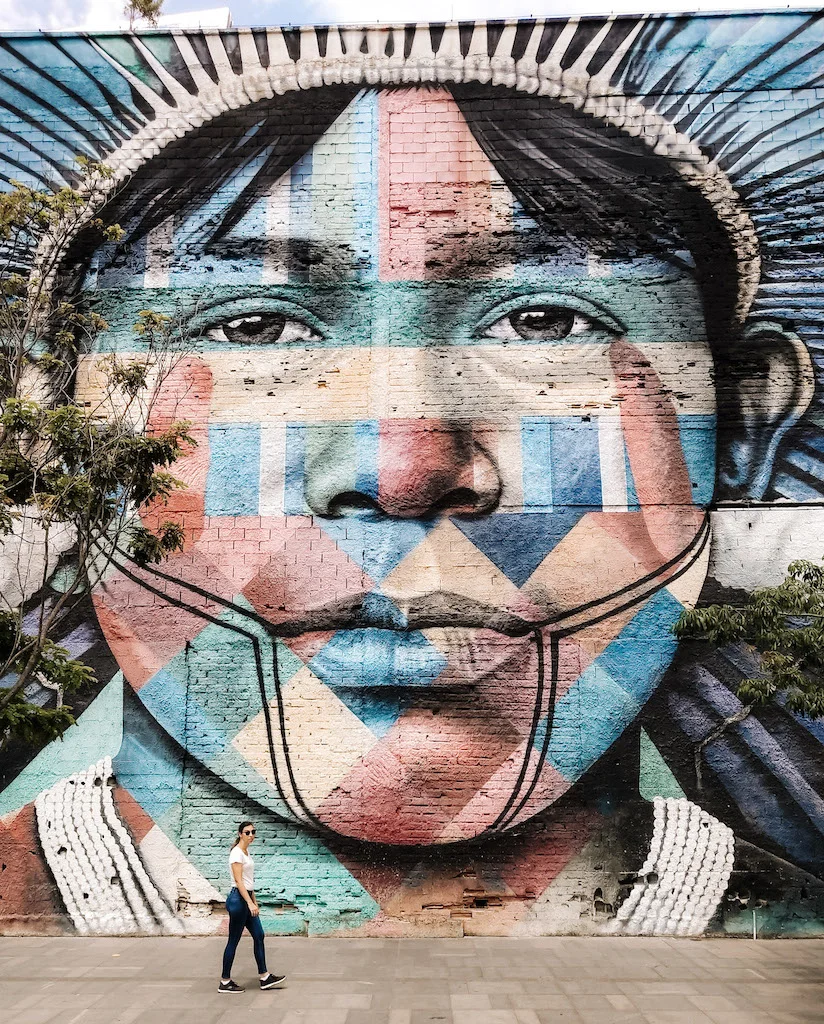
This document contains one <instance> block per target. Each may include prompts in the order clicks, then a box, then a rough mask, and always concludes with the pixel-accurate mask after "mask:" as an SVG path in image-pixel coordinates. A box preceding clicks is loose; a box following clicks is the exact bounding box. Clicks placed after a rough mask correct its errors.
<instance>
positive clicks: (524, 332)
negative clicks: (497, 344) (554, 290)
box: [483, 304, 617, 341]
mask: <svg viewBox="0 0 824 1024" xmlns="http://www.w3.org/2000/svg"><path fill="white" fill-rule="evenodd" d="M589 331H599V332H607V333H609V334H616V333H617V332H616V331H615V329H614V328H612V327H609V326H608V325H606V324H604V323H602V322H601V321H600V320H597V319H595V317H591V316H587V315H585V314H584V313H580V312H578V311H577V310H574V309H569V308H568V307H566V306H552V305H544V304H541V305H532V306H527V307H525V308H522V309H515V310H512V311H511V312H509V313H506V314H505V315H504V316H502V317H500V318H499V319H497V320H495V321H494V323H491V324H489V326H488V327H486V328H485V329H484V331H483V337H485V338H500V339H502V340H504V341H519V340H522V341H560V340H561V339H563V338H570V337H574V336H575V335H578V334H586V333H587V332H589Z"/></svg>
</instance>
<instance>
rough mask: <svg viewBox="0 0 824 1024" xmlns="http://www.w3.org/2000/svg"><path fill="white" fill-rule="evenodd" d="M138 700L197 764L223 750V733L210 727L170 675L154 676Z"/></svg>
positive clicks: (187, 691) (186, 691) (164, 672)
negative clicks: (196, 759)
mask: <svg viewBox="0 0 824 1024" xmlns="http://www.w3.org/2000/svg"><path fill="white" fill-rule="evenodd" d="M139 697H140V701H141V703H142V704H143V706H144V707H145V708H147V709H148V710H149V712H150V713H151V715H152V717H153V718H154V719H155V720H156V721H157V722H158V723H159V724H160V725H161V726H162V727H163V729H164V730H165V731H166V732H167V733H168V734H169V735H170V736H172V737H174V739H176V740H177V742H178V743H179V744H180V745H181V746H182V747H184V748H185V749H186V750H188V751H189V753H191V754H193V755H194V756H195V757H196V758H198V760H200V761H203V762H207V761H208V760H209V759H210V758H212V757H214V756H215V755H216V754H218V753H219V752H220V751H221V750H223V748H224V747H225V746H226V744H227V735H226V733H225V732H224V731H222V730H221V729H219V728H217V727H216V726H215V725H214V724H213V723H212V721H211V720H210V719H209V717H208V716H207V714H206V712H205V711H204V710H203V708H202V707H201V706H200V704H199V703H198V702H197V701H196V700H195V698H194V697H193V696H192V692H191V688H190V687H188V686H186V684H185V683H184V682H182V681H181V680H179V679H177V678H176V677H175V675H174V673H173V672H172V671H167V670H166V669H161V670H160V671H159V672H156V673H155V674H154V675H153V676H152V678H151V679H150V680H149V681H148V682H147V683H145V684H144V685H143V686H142V687H141V688H140V692H139Z"/></svg>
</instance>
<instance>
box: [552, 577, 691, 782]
mask: <svg viewBox="0 0 824 1024" xmlns="http://www.w3.org/2000/svg"><path fill="white" fill-rule="evenodd" d="M681 611H682V606H681V604H680V603H679V602H678V601H676V600H675V598H674V597H673V596H672V595H671V594H670V593H669V592H668V591H667V590H661V591H659V592H658V593H657V594H656V595H654V596H653V597H652V598H650V600H649V601H648V602H647V603H646V604H645V605H644V606H643V607H642V608H641V610H640V611H639V612H638V614H637V615H636V616H635V617H634V618H633V619H632V621H631V622H629V623H628V624H627V625H626V626H625V627H624V629H623V630H622V631H621V632H620V634H619V635H618V636H617V637H616V638H615V640H613V641H612V643H611V644H609V645H608V647H607V648H606V650H604V651H603V653H602V654H601V655H600V656H599V657H598V658H596V659H595V661H593V662H592V664H591V665H589V666H588V667H587V668H586V669H585V670H584V671H583V672H582V673H581V675H580V676H579V677H578V679H576V681H575V682H574V683H573V684H572V686H571V687H570V688H569V689H568V690H567V692H566V693H565V694H564V696H563V697H562V698H561V699H560V700H559V701H558V703H557V704H556V706H555V718H554V723H553V729H552V737H551V739H550V744H549V751H548V759H549V762H550V764H551V765H552V766H553V767H554V768H555V769H556V770H557V771H559V772H560V773H561V774H562V775H563V776H564V778H566V779H569V780H570V781H575V780H576V779H578V778H580V776H581V775H582V774H583V773H584V772H585V771H586V770H587V769H588V768H589V767H590V766H591V765H592V764H594V763H595V761H597V760H598V758H599V757H600V756H601V755H602V754H603V753H604V751H606V750H607V749H608V748H609V747H610V746H611V745H612V744H613V743H614V742H615V741H616V740H617V739H618V737H619V736H620V735H621V733H622V732H623V731H624V730H625V729H626V728H627V726H629V725H630V724H631V723H632V722H633V721H634V720H635V718H636V716H637V715H638V712H639V711H640V710H641V708H642V707H643V706H644V704H645V703H646V701H647V700H648V699H649V698H650V697H651V696H652V693H653V692H654V690H655V688H656V687H657V686H658V684H659V682H660V681H661V679H662V677H663V675H664V673H665V672H666V670H667V668H668V667H669V665H670V662H671V661H672V658H673V655H674V653H675V649H676V646H677V641H676V640H675V638H674V637H673V636H672V634H671V632H670V627H671V626H672V623H673V622H675V620H676V619H677V618H678V616H679V615H680V613H681ZM545 730H546V721H545V720H544V721H543V722H542V723H541V728H540V729H539V730H538V733H537V734H536V737H535V746H536V747H537V748H540V747H541V745H542V744H543V742H544V736H545Z"/></svg>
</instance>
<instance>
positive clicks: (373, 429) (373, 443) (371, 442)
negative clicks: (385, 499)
mask: <svg viewBox="0 0 824 1024" xmlns="http://www.w3.org/2000/svg"><path fill="white" fill-rule="evenodd" d="M379 440H380V424H379V422H378V421H377V420H361V421H360V422H358V423H356V424H355V458H356V459H357V468H356V477H355V481H356V482H355V486H356V488H357V490H358V491H359V493H360V494H363V495H365V496H366V497H369V498H372V499H373V500H375V501H377V500H378V443H379Z"/></svg>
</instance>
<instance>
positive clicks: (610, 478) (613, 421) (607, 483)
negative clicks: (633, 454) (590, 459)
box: [598, 416, 628, 512]
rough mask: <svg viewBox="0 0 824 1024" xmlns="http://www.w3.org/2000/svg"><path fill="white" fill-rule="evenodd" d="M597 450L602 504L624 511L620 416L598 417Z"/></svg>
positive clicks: (605, 507)
mask: <svg viewBox="0 0 824 1024" xmlns="http://www.w3.org/2000/svg"><path fill="white" fill-rule="evenodd" d="M598 451H599V454H600V458H601V495H602V498H601V502H602V505H603V507H604V509H608V510H609V511H610V512H626V511H627V510H628V507H627V470H626V462H625V460H624V436H623V432H622V431H621V420H620V417H618V416H599V417H598Z"/></svg>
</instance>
